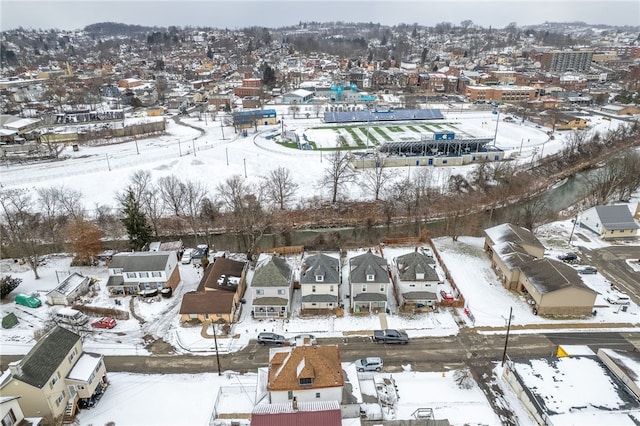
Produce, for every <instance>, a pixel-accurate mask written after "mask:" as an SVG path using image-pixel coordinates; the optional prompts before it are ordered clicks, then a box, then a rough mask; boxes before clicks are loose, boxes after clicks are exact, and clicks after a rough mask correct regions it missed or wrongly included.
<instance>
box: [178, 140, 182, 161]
mask: <svg viewBox="0 0 640 426" xmlns="http://www.w3.org/2000/svg"><path fill="white" fill-rule="evenodd" d="M178 154H179V155H180V157H182V147H181V146H180V139H178Z"/></svg>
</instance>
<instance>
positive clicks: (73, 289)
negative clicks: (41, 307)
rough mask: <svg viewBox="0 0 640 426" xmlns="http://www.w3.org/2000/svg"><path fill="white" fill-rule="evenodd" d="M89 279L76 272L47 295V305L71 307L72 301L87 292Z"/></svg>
mask: <svg viewBox="0 0 640 426" xmlns="http://www.w3.org/2000/svg"><path fill="white" fill-rule="evenodd" d="M90 284H91V278H89V277H85V276H82V275H80V274H78V273H77V272H74V273H73V274H71V275H69V276H68V277H67V278H65V279H64V280H63V281H62V282H61V283H60V284H58V286H57V287H56V288H54V289H53V290H51V291H50V292H49V293H47V303H49V304H50V305H65V306H70V305H73V301H74V300H75V299H76V298H77V297H79V296H82V295H83V294H85V293H87V291H89V285H90Z"/></svg>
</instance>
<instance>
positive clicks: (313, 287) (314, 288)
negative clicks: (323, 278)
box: [311, 285, 316, 293]
mask: <svg viewBox="0 0 640 426" xmlns="http://www.w3.org/2000/svg"><path fill="white" fill-rule="evenodd" d="M311 292H312V293H315V292H316V286H315V285H312V286H311Z"/></svg>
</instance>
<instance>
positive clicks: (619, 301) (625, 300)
mask: <svg viewBox="0 0 640 426" xmlns="http://www.w3.org/2000/svg"><path fill="white" fill-rule="evenodd" d="M607 302H609V303H611V304H612V305H629V304H631V299H630V298H629V296H627V295H626V294H612V295H610V296H608V297H607Z"/></svg>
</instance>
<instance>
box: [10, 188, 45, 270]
mask: <svg viewBox="0 0 640 426" xmlns="http://www.w3.org/2000/svg"><path fill="white" fill-rule="evenodd" d="M34 204H35V203H34V202H33V200H32V199H31V195H30V194H29V192H27V191H26V190H20V189H9V190H5V191H0V208H2V211H1V212H0V213H1V214H2V223H1V226H2V228H3V234H4V235H5V236H6V238H7V239H8V241H9V243H10V244H11V251H12V253H11V254H13V256H15V257H20V258H22V259H24V260H25V262H26V263H27V264H28V265H29V267H30V268H31V270H32V271H33V274H34V275H35V279H40V276H39V275H38V266H39V265H40V260H41V251H40V250H41V243H42V235H41V233H42V215H41V214H39V213H37V212H35V211H33V210H32V206H34Z"/></svg>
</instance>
